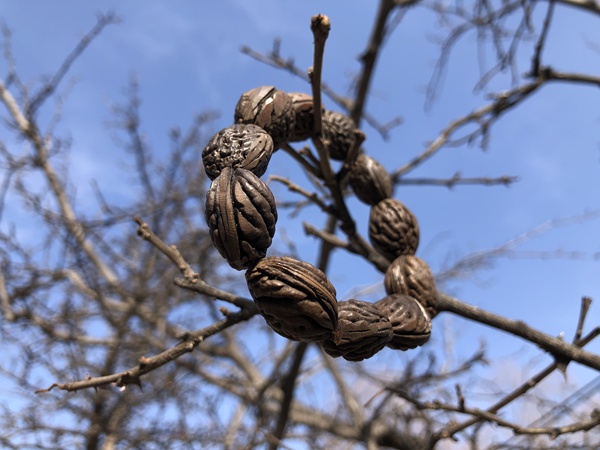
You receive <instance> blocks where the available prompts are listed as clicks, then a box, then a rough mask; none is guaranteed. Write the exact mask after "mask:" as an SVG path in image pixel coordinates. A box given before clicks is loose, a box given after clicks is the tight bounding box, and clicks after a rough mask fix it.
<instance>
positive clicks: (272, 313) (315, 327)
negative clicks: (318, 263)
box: [246, 256, 338, 342]
mask: <svg viewBox="0 0 600 450" xmlns="http://www.w3.org/2000/svg"><path fill="white" fill-rule="evenodd" d="M246 281H247V283H248V289H249V291H250V294H251V295H252V298H253V299H254V301H255V303H256V306H257V307H258V311H259V312H260V314H261V315H262V316H263V317H264V318H265V320H266V321H267V324H269V326H270V327H271V328H272V329H273V330H274V331H275V332H277V333H279V334H280V335H282V336H283V337H286V338H288V339H291V340H294V341H304V342H317V341H322V340H325V339H328V338H329V337H330V336H331V333H332V332H333V331H334V330H335V328H336V325H337V320H338V319H337V317H338V316H337V300H336V298H335V296H336V292H335V288H334V287H333V285H332V284H331V283H330V282H329V280H328V279H327V277H326V276H325V274H324V273H323V272H322V271H320V270H319V269H317V268H316V267H315V266H313V265H311V264H309V263H306V262H302V261H298V260H296V259H293V258H289V257H277V256H270V257H267V258H265V259H262V260H260V261H259V262H258V263H257V264H256V265H255V266H254V267H251V268H250V269H248V271H247V272H246Z"/></svg>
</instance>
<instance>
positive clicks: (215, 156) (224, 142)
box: [202, 124, 273, 180]
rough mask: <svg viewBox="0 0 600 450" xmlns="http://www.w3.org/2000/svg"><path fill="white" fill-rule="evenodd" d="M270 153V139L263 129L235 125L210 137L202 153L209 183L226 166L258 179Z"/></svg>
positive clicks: (267, 162)
mask: <svg viewBox="0 0 600 450" xmlns="http://www.w3.org/2000/svg"><path fill="white" fill-rule="evenodd" d="M272 154H273V139H271V136H269V134H268V133H267V132H266V131H265V130H263V129H262V128H261V127H259V126H257V125H252V124H235V125H231V126H230V127H227V128H224V129H222V130H221V131H219V132H218V133H217V134H215V135H214V136H213V137H212V138H210V140H209V141H208V144H207V145H206V147H205V148H204V150H203V151H202V162H203V163H204V170H205V171H206V175H208V177H209V178H210V179H211V180H214V179H215V178H217V177H218V176H219V174H220V173H221V171H222V170H223V168H225V167H233V168H235V167H241V168H242V169H246V170H250V171H251V172H252V173H253V174H254V175H256V176H257V177H260V176H262V175H263V174H264V173H265V171H266V170H267V166H268V164H269V161H270V160H271V155H272Z"/></svg>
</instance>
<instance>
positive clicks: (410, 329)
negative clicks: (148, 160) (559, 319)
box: [202, 86, 437, 361]
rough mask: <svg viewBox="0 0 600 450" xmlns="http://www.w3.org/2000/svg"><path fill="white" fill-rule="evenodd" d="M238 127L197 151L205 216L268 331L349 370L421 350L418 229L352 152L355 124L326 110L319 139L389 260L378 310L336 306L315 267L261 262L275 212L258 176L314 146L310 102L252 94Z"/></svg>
mask: <svg viewBox="0 0 600 450" xmlns="http://www.w3.org/2000/svg"><path fill="white" fill-rule="evenodd" d="M234 122H235V123H234V124H233V125H231V126H229V127H227V128H225V129H223V130H221V131H219V132H218V133H217V134H215V135H214V136H213V137H212V138H211V139H210V141H209V142H208V144H207V145H206V147H205V148H204V150H203V152H202V162H203V164H204V170H205V172H206V174H207V175H208V177H209V178H210V179H211V180H212V183H211V186H210V188H209V190H208V192H207V198H206V212H205V217H206V222H207V224H208V227H209V230H210V236H211V238H212V241H213V244H214V245H215V247H216V248H217V250H218V251H219V253H220V254H221V256H223V258H225V259H226V260H227V262H228V263H229V265H230V266H231V267H233V268H234V269H237V270H245V271H246V273H245V277H246V282H247V285H248V290H249V291H250V294H251V295H252V298H253V299H254V301H255V303H256V306H257V308H258V311H259V312H260V314H261V315H262V316H263V317H264V319H265V321H266V322H267V324H268V325H269V326H270V327H271V328H272V329H273V330H274V331H275V332H277V333H278V334H280V335H281V336H284V337H286V338H288V339H291V340H296V341H304V342H318V343H320V345H321V346H322V347H323V349H324V351H325V352H326V353H327V354H329V355H330V356H332V357H340V356H341V357H343V358H345V359H347V360H349V361H361V360H363V359H366V358H370V357H372V356H373V355H375V354H376V353H377V352H378V351H380V350H381V349H382V348H384V347H385V346H387V347H389V348H392V349H399V350H407V349H411V348H415V347H417V346H420V345H422V344H424V343H425V342H427V340H428V339H429V336H430V335H431V317H433V316H434V315H435V313H436V311H435V303H436V298H437V297H436V295H437V294H436V290H435V285H434V283H433V276H432V275H431V271H430V270H429V267H428V266H427V264H425V263H424V262H423V261H422V260H420V259H419V258H417V257H415V256H414V254H415V252H416V250H417V246H418V244H419V226H418V223H417V220H416V218H415V216H414V215H413V214H412V212H411V211H410V210H409V209H408V208H407V207H406V206H405V205H404V204H403V203H401V202H399V201H398V200H396V199H394V198H392V190H393V189H392V180H391V177H390V175H389V174H388V172H387V171H386V170H385V168H384V167H383V166H382V165H381V164H380V163H379V162H377V161H376V160H375V159H373V158H371V157H369V156H367V155H365V154H364V153H362V152H358V151H357V147H354V146H355V145H358V143H357V142H356V139H357V138H356V136H357V134H356V130H355V125H354V123H353V121H352V120H351V119H350V118H349V117H348V116H346V115H344V114H341V113H338V112H333V111H328V110H325V109H323V110H322V134H321V137H322V142H323V143H324V144H325V145H326V149H327V154H328V155H329V157H330V158H332V159H336V160H340V161H344V162H345V166H344V167H345V168H347V169H349V170H348V178H347V180H348V183H349V185H350V187H351V188H352V190H353V191H354V193H355V194H356V196H357V197H358V199H359V200H361V201H362V202H364V203H366V204H367V205H370V206H371V213H370V216H369V237H370V240H371V243H372V244H373V247H374V248H375V249H376V250H378V251H379V252H380V253H381V254H382V255H384V256H385V257H386V258H388V259H389V260H393V263H392V264H391V265H390V266H389V268H388V270H387V272H386V274H385V279H384V284H385V289H386V292H387V294H388V296H387V297H385V298H383V299H382V300H380V301H378V302H376V303H366V302H363V301H360V300H349V301H342V302H338V301H337V299H336V291H335V288H334V287H333V285H332V284H331V283H330V282H329V280H328V279H327V277H326V275H325V274H324V273H323V272H322V271H321V270H319V269H318V268H316V267H314V266H312V265H311V264H308V263H306V262H302V261H298V260H296V259H293V258H289V257H276V256H267V250H268V248H269V247H270V246H271V243H272V240H273V237H274V235H275V226H276V222H277V208H276V204H275V199H274V196H273V193H272V192H271V190H270V189H269V187H268V186H267V185H266V184H265V183H264V182H263V181H262V180H261V179H260V177H261V176H262V175H264V173H265V172H266V170H267V166H268V164H269V161H270V160H271V156H272V154H273V152H274V151H276V150H277V149H278V148H280V147H282V146H284V145H286V144H287V143H288V142H296V141H302V140H306V139H310V138H313V137H315V118H314V107H313V100H312V97H311V96H310V95H308V94H304V93H291V94H287V93H286V92H284V91H281V90H279V89H276V88H275V87H273V86H262V87H257V88H255V89H252V90H250V91H247V92H245V93H244V94H242V96H241V97H240V99H239V101H238V103H237V105H236V108H235V114H234ZM351 149H352V151H350V150H351ZM355 154H356V156H354V155H355Z"/></svg>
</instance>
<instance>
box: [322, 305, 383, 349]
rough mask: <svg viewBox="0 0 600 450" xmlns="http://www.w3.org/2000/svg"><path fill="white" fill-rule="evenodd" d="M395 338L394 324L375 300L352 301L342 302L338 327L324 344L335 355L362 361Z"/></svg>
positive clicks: (339, 309)
mask: <svg viewBox="0 0 600 450" xmlns="http://www.w3.org/2000/svg"><path fill="white" fill-rule="evenodd" d="M392 337H393V332H392V324H391V323H390V321H389V320H388V318H387V316H386V315H385V314H384V313H383V312H382V311H381V310H380V309H378V308H377V307H376V306H375V305H373V304H372V303H366V302H361V301H360V300H348V301H346V302H339V303H338V326H337V329H336V330H335V332H334V334H333V336H332V338H331V339H329V340H326V341H324V342H322V343H321V345H322V346H323V350H325V352H326V353H327V354H328V355H329V356H332V357H334V358H337V357H339V356H341V357H343V358H344V359H347V360H348V361H362V360H363V359H367V358H370V357H371V356H373V355H374V354H375V353H377V352H378V351H379V350H381V349H382V348H383V347H385V345H386V344H387V343H388V342H389V341H390V340H391V339H392Z"/></svg>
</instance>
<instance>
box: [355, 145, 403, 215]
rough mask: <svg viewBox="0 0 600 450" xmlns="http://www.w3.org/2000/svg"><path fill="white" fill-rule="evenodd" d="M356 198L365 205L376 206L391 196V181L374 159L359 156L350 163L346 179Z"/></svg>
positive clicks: (362, 155) (385, 171) (363, 155)
mask: <svg viewBox="0 0 600 450" xmlns="http://www.w3.org/2000/svg"><path fill="white" fill-rule="evenodd" d="M348 181H349V183H350V187H351V188H352V190H353V191H354V193H355V194H356V196H357V197H358V198H359V200H361V201H362V202H364V203H366V204H367V205H376V204H377V203H379V202H380V201H382V200H385V199H386V198H390V197H391V196H392V179H391V177H390V174H389V173H388V172H387V170H385V168H384V167H383V166H382V165H381V164H380V163H379V162H378V161H377V160H375V159H373V158H371V157H370V156H367V155H365V154H360V155H358V156H357V157H356V159H355V160H354V161H353V162H352V165H351V166H350V173H349V177H348Z"/></svg>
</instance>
